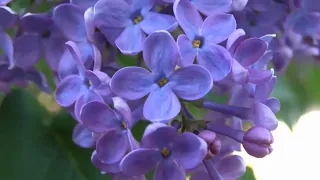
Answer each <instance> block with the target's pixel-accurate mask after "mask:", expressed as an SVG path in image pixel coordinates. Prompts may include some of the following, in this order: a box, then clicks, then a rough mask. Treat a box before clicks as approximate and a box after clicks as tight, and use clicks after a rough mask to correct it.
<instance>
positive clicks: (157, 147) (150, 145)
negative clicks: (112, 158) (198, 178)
mask: <svg viewBox="0 0 320 180" xmlns="http://www.w3.org/2000/svg"><path fill="white" fill-rule="evenodd" d="M206 153H207V145H206V143H205V142H204V140H202V139H200V138H198V137H197V136H196V135H194V134H192V133H189V132H185V133H182V134H181V135H178V134H177V132H176V129H175V128H173V127H168V126H166V125H164V124H161V123H154V124H151V125H149V126H148V127H147V128H146V130H145V133H144V136H143V138H142V141H141V148H139V149H137V150H134V151H131V152H130V153H129V154H127V155H126V156H125V157H124V158H123V160H122V161H121V163H120V168H121V170H122V172H123V173H124V174H127V175H132V176H137V175H142V174H145V173H147V172H148V171H150V170H151V169H153V168H154V167H156V170H155V173H154V177H153V179H154V180H169V179H172V180H184V179H185V169H191V168H195V167H196V166H197V165H199V164H200V163H201V161H202V160H203V158H204V157H205V155H206Z"/></svg>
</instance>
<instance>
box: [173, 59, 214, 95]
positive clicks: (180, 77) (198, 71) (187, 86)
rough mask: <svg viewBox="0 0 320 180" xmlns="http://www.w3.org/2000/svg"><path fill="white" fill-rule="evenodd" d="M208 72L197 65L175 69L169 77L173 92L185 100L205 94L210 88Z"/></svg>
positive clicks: (210, 80)
mask: <svg viewBox="0 0 320 180" xmlns="http://www.w3.org/2000/svg"><path fill="white" fill-rule="evenodd" d="M212 82H213V81H212V78H211V75H210V73H209V72H208V71H207V70H206V69H205V68H203V67H201V66H199V65H190V66H187V67H183V68H180V69H178V70H177V71H175V72H174V73H173V74H172V76H171V77H170V78H169V83H170V85H171V86H172V90H173V92H174V93H175V94H176V95H177V96H179V97H181V98H182V99H186V100H196V99H199V98H202V97H203V96H205V95H206V94H207V93H208V92H209V91H210V90H211V88H212V85H213V83H212Z"/></svg>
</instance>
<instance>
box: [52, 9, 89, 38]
mask: <svg viewBox="0 0 320 180" xmlns="http://www.w3.org/2000/svg"><path fill="white" fill-rule="evenodd" d="M52 19H53V21H54V22H55V23H56V24H57V26H58V27H59V28H60V30H61V31H62V32H63V34H64V35H65V36H66V37H67V38H68V39H69V40H72V41H86V40H87V38H86V28H85V23H84V16H83V13H82V11H81V10H80V9H78V8H77V7H76V6H74V5H72V4H61V5H58V6H57V7H55V8H54V10H53V15H52Z"/></svg>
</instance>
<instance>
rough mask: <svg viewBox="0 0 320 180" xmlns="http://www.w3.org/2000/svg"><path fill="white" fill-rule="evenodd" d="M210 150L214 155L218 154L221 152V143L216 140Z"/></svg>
mask: <svg viewBox="0 0 320 180" xmlns="http://www.w3.org/2000/svg"><path fill="white" fill-rule="evenodd" d="M209 150H210V152H211V153H212V154H218V153H219V152H220V150H221V141H220V140H219V139H215V140H214V141H213V142H212V143H211V144H210V146H209Z"/></svg>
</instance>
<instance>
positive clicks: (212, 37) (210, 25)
mask: <svg viewBox="0 0 320 180" xmlns="http://www.w3.org/2000/svg"><path fill="white" fill-rule="evenodd" d="M236 26H237V23H236V20H235V19H234V17H233V15H231V14H216V15H211V16H209V17H207V18H206V19H205V20H204V23H203V25H202V36H203V37H204V38H205V42H206V43H215V44H218V43H220V42H222V41H224V40H226V39H228V37H229V36H230V35H231V33H232V32H233V31H235V30H236Z"/></svg>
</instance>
